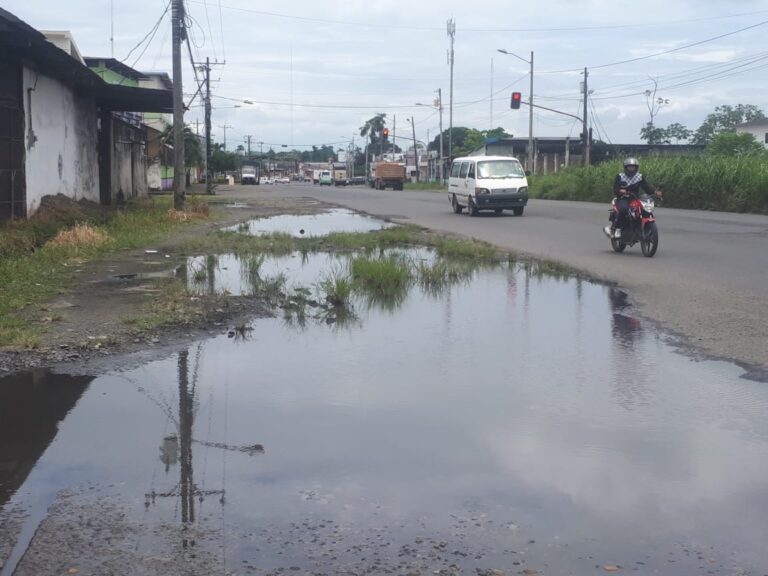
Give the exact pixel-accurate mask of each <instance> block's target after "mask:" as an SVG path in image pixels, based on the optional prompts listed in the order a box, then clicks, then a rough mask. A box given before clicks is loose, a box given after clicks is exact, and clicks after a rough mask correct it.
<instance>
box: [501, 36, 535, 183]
mask: <svg viewBox="0 0 768 576" xmlns="http://www.w3.org/2000/svg"><path fill="white" fill-rule="evenodd" d="M498 51H499V52H501V53H502V54H507V55H508V56H514V57H515V58H517V59H518V60H522V61H523V62H525V63H526V64H530V65H531V93H530V95H529V96H528V170H531V171H533V172H535V171H536V165H535V164H534V162H533V50H531V59H530V60H526V59H525V58H522V57H521V56H518V55H517V54H515V53H514V52H509V51H508V50H504V49H503V48H499V49H498Z"/></svg>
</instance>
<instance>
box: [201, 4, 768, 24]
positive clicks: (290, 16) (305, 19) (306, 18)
mask: <svg viewBox="0 0 768 576" xmlns="http://www.w3.org/2000/svg"><path fill="white" fill-rule="evenodd" d="M187 1H188V2H192V3H195V4H204V3H205V2H206V0H187ZM219 6H220V8H226V9H227V10H235V11H238V12H247V13H251V14H258V15H260V16H271V17H274V18H286V19H289V20H299V21H303V22H312V23H320V24H340V25H344V26H354V27H358V28H359V27H365V28H386V29H387V30H412V31H418V32H442V31H443V30H444V28H442V27H433V26H403V25H393V24H390V23H376V22H355V21H351V20H336V19H331V18H317V17H312V16H297V15H295V14H284V13H279V12H269V11H266V10H257V9H254V8H241V7H239V6H227V5H224V4H221V0H219ZM766 13H768V10H758V11H754V12H741V13H737V14H725V15H721V16H707V17H702V18H686V19H683V20H667V21H661V22H645V23H642V24H605V25H599V26H571V27H553V28H461V31H462V32H567V31H594V30H617V29H630V28H646V27H649V26H667V25H670V26H671V25H675V24H690V23H694V22H705V21H710V20H723V19H726V18H740V17H743V16H754V15H756V14H766Z"/></svg>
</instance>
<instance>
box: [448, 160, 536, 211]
mask: <svg viewBox="0 0 768 576" xmlns="http://www.w3.org/2000/svg"><path fill="white" fill-rule="evenodd" d="M448 200H449V201H450V203H451V206H452V207H453V211H454V212H455V213H456V214H461V213H462V211H463V210H464V209H465V208H466V210H467V214H469V215H470V216H477V214H478V213H479V212H480V211H481V210H493V211H494V212H495V213H496V214H501V213H502V211H504V210H512V212H514V214H515V216H522V215H523V211H524V210H525V206H526V204H528V180H527V178H526V176H525V170H523V166H522V165H521V164H520V162H519V161H518V160H517V159H516V158H512V157H511V156H468V157H465V158H456V160H454V161H453V165H452V166H451V175H450V177H449V178H448Z"/></svg>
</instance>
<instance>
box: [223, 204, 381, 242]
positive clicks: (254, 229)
mask: <svg viewBox="0 0 768 576" xmlns="http://www.w3.org/2000/svg"><path fill="white" fill-rule="evenodd" d="M392 226H393V224H391V223H388V222H384V221H382V220H379V219H377V218H371V217H370V216H364V215H362V214H358V213H357V212H353V211H351V210H347V209H346V208H336V209H333V210H329V211H327V212H321V213H319V214H280V215H278V216H269V217H266V218H259V219H256V220H250V221H248V222H245V223H243V224H238V225H236V226H231V227H229V228H225V230H227V231H234V232H241V233H242V232H244V233H247V234H251V235H253V236H262V235H267V234H275V233H283V234H290V235H291V236H293V237H295V238H308V237H317V236H327V235H328V234H331V233H332V232H372V231H374V230H383V229H384V228H390V227H392Z"/></svg>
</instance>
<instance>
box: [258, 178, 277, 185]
mask: <svg viewBox="0 0 768 576" xmlns="http://www.w3.org/2000/svg"><path fill="white" fill-rule="evenodd" d="M259 183H260V184H274V183H275V181H274V180H272V178H270V177H269V176H262V177H261V178H259Z"/></svg>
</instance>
